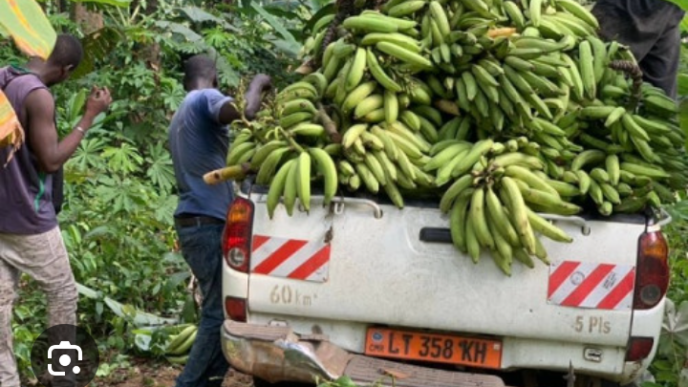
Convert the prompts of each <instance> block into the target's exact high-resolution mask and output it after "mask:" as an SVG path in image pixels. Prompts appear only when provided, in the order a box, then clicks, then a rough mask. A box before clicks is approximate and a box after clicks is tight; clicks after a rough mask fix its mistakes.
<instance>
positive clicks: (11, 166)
mask: <svg viewBox="0 0 688 387" xmlns="http://www.w3.org/2000/svg"><path fill="white" fill-rule="evenodd" d="M82 55H83V51H82V47H81V43H80V42H79V40H77V39H76V38H74V37H73V36H70V35H60V36H58V37H57V40H56V43H55V47H54V49H53V52H52V54H51V55H50V57H49V58H48V59H47V60H46V61H43V60H41V59H39V58H33V59H31V61H30V62H29V63H28V64H27V65H26V66H24V67H19V66H10V67H4V68H1V69H0V88H2V90H3V91H4V93H5V94H6V95H7V98H8V99H9V101H10V103H11V104H12V107H13V108H14V110H15V112H16V113H17V116H18V118H19V122H20V123H21V125H22V127H23V128H24V131H25V133H26V143H25V144H23V145H22V147H21V148H20V149H19V150H18V151H17V152H16V153H15V154H14V157H13V158H12V160H11V161H10V162H9V163H8V164H7V165H6V166H5V165H4V163H5V161H6V160H7V159H8V156H9V154H10V152H11V148H10V147H4V148H0V160H1V161H0V385H2V386H4V387H19V374H18V373H17V365H16V362H15V359H14V355H13V346H12V326H11V322H12V303H13V301H14V298H15V296H16V288H17V285H18V282H19V276H20V274H21V273H26V274H29V275H30V276H31V277H33V278H34V279H35V280H36V281H37V283H38V284H39V285H40V287H41V289H42V290H43V291H44V292H45V293H46V299H47V301H48V324H49V325H50V326H51V327H54V326H56V325H63V324H68V325H71V326H75V325H76V307H77V296H78V294H77V289H76V283H75V282H74V276H73V274H72V270H71V267H70V264H69V257H68V255H67V250H66V249H65V245H64V242H63V241H62V234H61V233H60V228H59V226H58V224H57V215H56V213H55V211H56V208H55V205H54V202H53V195H54V191H53V179H54V175H53V174H54V173H55V172H57V171H58V170H60V168H61V167H62V165H63V164H64V163H65V162H66V161H67V160H68V159H69V158H70V157H71V156H72V154H73V153H74V151H75V150H76V148H77V147H78V146H79V144H80V143H81V140H82V139H83V138H84V136H85V135H86V132H87V131H88V129H89V128H90V127H91V125H92V124H93V119H94V118H95V117H96V116H97V115H98V114H100V113H101V112H103V111H105V110H106V109H107V108H108V106H109V105H110V102H111V99H110V93H109V92H108V90H107V89H104V90H98V89H95V88H94V90H93V92H92V93H91V96H90V97H89V99H88V102H87V103H86V113H85V114H84V116H83V118H82V119H81V121H80V122H79V123H78V125H77V126H76V127H75V128H74V130H73V131H72V132H71V133H70V134H68V135H67V136H66V137H65V138H64V139H62V141H60V140H59V139H58V136H57V129H56V128H55V101H54V100H53V96H52V94H51V93H50V89H49V87H51V86H53V85H56V84H58V83H61V82H63V81H65V80H66V79H67V78H68V77H69V75H70V74H71V72H72V70H74V69H75V68H76V67H77V66H78V65H79V62H80V61H81V58H82ZM58 330H59V329H58ZM69 382H70V380H69V379H68V378H55V379H54V380H53V382H52V385H53V386H58V385H60V386H63V385H70V384H69Z"/></svg>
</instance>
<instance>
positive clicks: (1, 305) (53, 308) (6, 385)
mask: <svg viewBox="0 0 688 387" xmlns="http://www.w3.org/2000/svg"><path fill="white" fill-rule="evenodd" d="M21 273H26V274H28V275H29V276H31V277H32V278H33V279H34V280H35V281H36V282H37V283H38V285H39V286H40V287H41V290H42V291H43V292H45V294H46V299H47V301H48V324H49V326H50V327H52V326H55V325H59V324H70V325H76V303H77V299H78V293H77V289H76V283H75V281H74V275H73V274H72V268H71V267H70V265H69V257H68V255H67V250H66V248H65V245H64V241H63V240H62V234H61V233H60V228H59V227H55V228H54V229H52V230H51V231H48V232H46V233H43V234H38V235H12V234H1V233H0V385H1V386H2V387H19V373H18V372H17V363H16V360H15V358H14V353H13V349H12V348H13V347H12V305H13V303H14V300H15V298H17V291H16V290H17V285H18V282H19V276H20V274H21ZM19 302H21V301H19ZM36 333H37V334H39V333H40V332H36ZM46 356H47V355H46Z"/></svg>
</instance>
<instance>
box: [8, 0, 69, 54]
mask: <svg viewBox="0 0 688 387" xmlns="http://www.w3.org/2000/svg"><path fill="white" fill-rule="evenodd" d="M0 24H1V25H2V26H3V27H4V28H5V30H7V31H8V32H9V34H10V35H11V36H12V39H13V40H14V43H15V44H16V45H17V47H18V48H19V49H20V50H21V51H22V52H23V53H25V54H26V55H29V56H38V57H40V58H43V59H46V58H48V56H50V53H51V52H52V50H53V47H54V46H55V40H56V39H57V34H56V33H55V30H54V29H53V27H52V26H51V25H50V22H49V21H48V18H47V17H46V16H45V14H44V13H43V10H42V9H41V7H40V6H39V5H38V3H36V2H35V1H34V0H22V1H16V0H14V1H9V0H6V1H0Z"/></svg>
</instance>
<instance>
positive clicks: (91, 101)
mask: <svg viewBox="0 0 688 387" xmlns="http://www.w3.org/2000/svg"><path fill="white" fill-rule="evenodd" d="M111 103H112V97H111V96H110V90H108V88H107V87H104V88H102V89H100V88H98V87H96V86H93V89H91V95H89V96H88V100H87V101H86V115H87V116H88V117H89V118H95V117H96V116H97V115H98V114H100V113H102V112H105V111H107V110H108V108H110V104H111ZM84 129H88V128H84Z"/></svg>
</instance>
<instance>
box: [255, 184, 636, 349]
mask: <svg viewBox="0 0 688 387" xmlns="http://www.w3.org/2000/svg"><path fill="white" fill-rule="evenodd" d="M251 199H252V200H253V201H254V203H255V218H254V228H253V237H254V246H253V248H252V250H253V254H252V258H251V259H252V262H251V270H252V275H251V276H250V277H249V292H248V294H249V312H250V313H261V314H268V315H270V314H274V315H281V316H284V315H292V316H299V317H306V318H309V317H310V318H314V319H325V320H343V321H352V322H359V323H370V324H380V325H392V326H397V327H415V328H418V327H423V328H427V329H432V330H439V331H448V332H461V333H468V334H481V335H494V336H500V337H506V336H508V337H515V338H527V339H536V340H556V341H559V342H562V341H563V342H574V343H588V342H594V343H597V344H599V345H609V346H619V347H624V346H625V345H626V343H627V340H628V338H629V331H630V325H631V318H632V310H631V303H632V289H633V279H634V270H635V269H634V266H635V263H636V257H637V241H638V237H639V235H640V234H641V233H642V232H643V230H644V227H645V225H644V224H641V223H635V224H633V223H618V222H609V221H588V222H587V227H589V230H590V232H589V233H588V235H584V233H583V231H582V227H581V224H575V222H571V221H558V222H557V225H558V226H559V227H561V228H562V229H564V230H565V231H566V232H568V233H569V235H571V236H572V237H573V238H574V242H573V243H571V244H561V243H556V242H552V241H550V240H548V239H545V238H543V242H544V245H545V247H546V249H547V251H548V252H549V257H550V260H551V262H552V265H551V266H548V265H545V264H544V263H542V262H540V261H537V262H536V267H535V269H529V268H527V267H525V266H523V265H521V264H519V263H514V268H513V275H512V276H511V277H507V276H505V275H504V274H503V273H502V272H501V271H500V270H499V269H498V268H497V266H496V265H495V264H494V262H493V261H492V258H491V257H490V256H489V255H487V254H484V255H483V256H482V257H481V260H480V262H479V263H478V264H477V265H475V264H473V262H472V261H471V260H470V258H469V257H468V256H465V255H463V254H461V253H459V252H458V251H457V250H455V249H454V247H453V246H452V245H451V244H450V243H447V242H428V241H422V240H421V237H420V235H421V230H423V229H426V230H427V229H433V228H434V229H447V228H448V218H447V217H446V216H442V215H441V214H440V211H439V210H437V209H435V208H422V207H407V208H405V209H404V210H398V209H396V208H394V207H392V206H384V205H382V206H378V205H377V204H375V203H374V202H368V201H365V200H360V201H351V200H347V199H344V200H345V205H344V206H343V208H338V209H339V210H340V211H332V210H330V209H325V208H323V207H321V206H320V205H319V202H317V201H316V202H315V203H313V207H312V209H311V213H310V214H305V213H303V212H298V211H296V212H295V214H294V216H293V217H289V216H287V214H286V213H285V211H284V209H283V208H279V209H278V210H277V211H276V214H275V217H274V218H273V219H272V220H270V219H269V218H268V215H267V209H266V206H265V202H264V201H265V195H261V194H253V195H252V196H251ZM376 208H377V209H378V210H379V209H381V210H382V213H381V215H382V216H381V217H376V216H375V212H376V211H377V210H376ZM440 234H442V231H441V230H440ZM612 241H613V242H614V243H610V242H612ZM557 269H560V270H557ZM562 304H563V305H562ZM534 326H536V327H537V328H536V329H534V328H533V327H534Z"/></svg>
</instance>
